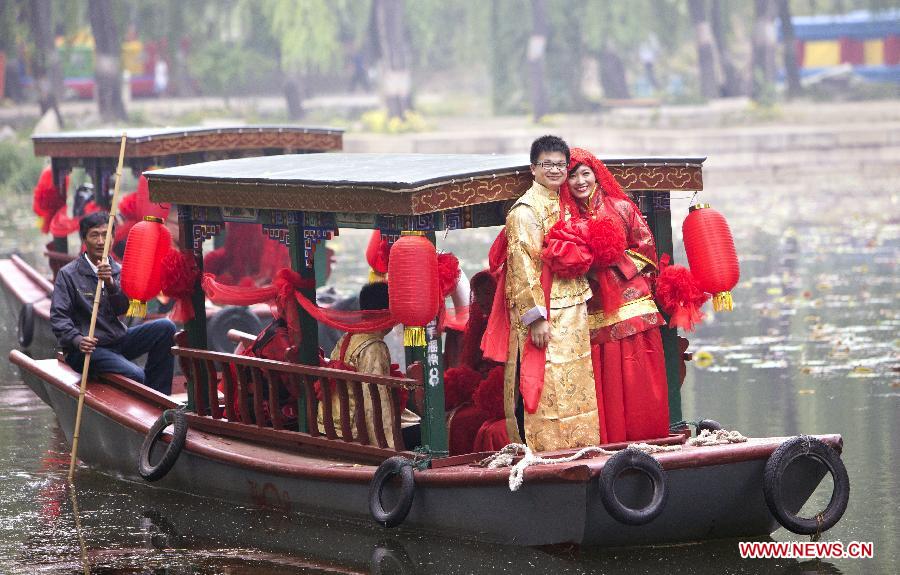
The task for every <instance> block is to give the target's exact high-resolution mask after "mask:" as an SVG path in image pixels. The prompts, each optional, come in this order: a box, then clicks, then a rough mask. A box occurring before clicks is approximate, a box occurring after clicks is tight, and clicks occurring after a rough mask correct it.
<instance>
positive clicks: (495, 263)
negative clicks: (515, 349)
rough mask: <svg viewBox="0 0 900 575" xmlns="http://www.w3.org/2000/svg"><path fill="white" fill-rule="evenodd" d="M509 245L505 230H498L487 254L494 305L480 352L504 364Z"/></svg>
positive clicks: (507, 311) (507, 339) (507, 331)
mask: <svg viewBox="0 0 900 575" xmlns="http://www.w3.org/2000/svg"><path fill="white" fill-rule="evenodd" d="M508 246H509V243H508V241H507V239H506V228H503V229H502V230H500V233H499V234H497V237H496V238H495V239H494V243H493V244H492V245H491V249H490V251H489V252H488V265H489V266H490V270H491V273H492V274H494V277H495V278H496V279H497V289H496V291H495V292H494V304H493V306H491V315H490V317H489V318H488V324H487V328H486V329H485V330H484V337H482V338H481V351H482V352H483V353H484V357H485V359H490V360H492V361H499V362H501V363H505V362H506V356H507V354H508V352H509V329H510V328H509V310H507V308H506V251H507V248H508Z"/></svg>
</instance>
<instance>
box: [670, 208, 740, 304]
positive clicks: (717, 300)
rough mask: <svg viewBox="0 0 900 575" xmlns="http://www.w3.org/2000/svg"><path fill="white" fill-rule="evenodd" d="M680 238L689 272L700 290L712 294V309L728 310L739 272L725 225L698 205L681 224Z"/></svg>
mask: <svg viewBox="0 0 900 575" xmlns="http://www.w3.org/2000/svg"><path fill="white" fill-rule="evenodd" d="M682 235H683V236H684V250H685V252H686V253H687V259H688V264H689V265H690V267H691V272H692V273H693V274H694V277H695V278H696V279H697V283H698V285H699V286H700V288H701V289H702V290H703V291H705V292H709V293H711V294H713V309H715V310H716V311H723V310H727V311H731V310H732V309H733V308H734V304H733V302H732V299H731V290H732V289H733V288H734V286H735V285H737V282H738V280H739V279H740V276H741V272H740V267H739V265H738V258H737V252H736V251H735V249H734V238H733V237H732V236H731V230H730V229H729V228H728V222H727V221H725V218H724V216H722V214H720V213H719V212H717V211H716V210H714V209H712V208H711V207H709V204H697V205H696V206H692V207H691V209H690V213H689V214H688V216H687V218H685V220H684V223H683V224H682Z"/></svg>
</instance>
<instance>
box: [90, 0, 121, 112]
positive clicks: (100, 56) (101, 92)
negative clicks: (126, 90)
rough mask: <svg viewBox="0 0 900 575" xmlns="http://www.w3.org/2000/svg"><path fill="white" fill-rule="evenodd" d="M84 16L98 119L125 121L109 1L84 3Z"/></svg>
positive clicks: (117, 47)
mask: <svg viewBox="0 0 900 575" xmlns="http://www.w3.org/2000/svg"><path fill="white" fill-rule="evenodd" d="M88 13H89V15H90V19H91V31H92V32H93V34H94V54H95V61H94V78H95V79H96V81H97V105H98V108H99V109H100V117H101V118H103V120H105V121H111V120H126V119H128V116H127V115H126V114H125V105H124V104H123V103H122V62H121V58H120V54H121V53H122V43H121V39H120V38H119V31H118V30H117V26H116V19H115V14H114V13H113V6H112V0H88Z"/></svg>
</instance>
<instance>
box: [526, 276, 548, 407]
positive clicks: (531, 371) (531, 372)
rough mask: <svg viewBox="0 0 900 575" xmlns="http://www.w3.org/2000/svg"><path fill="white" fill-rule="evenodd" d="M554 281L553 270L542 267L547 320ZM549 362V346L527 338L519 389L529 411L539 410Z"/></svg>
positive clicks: (542, 286)
mask: <svg viewBox="0 0 900 575" xmlns="http://www.w3.org/2000/svg"><path fill="white" fill-rule="evenodd" d="M552 282H553V272H551V271H550V267H549V266H542V268H541V288H542V289H543V290H544V306H545V307H546V309H547V320H548V321H549V320H550V285H551V283H552ZM546 363H547V348H543V349H540V348H538V347H537V346H536V345H534V343H532V341H531V337H530V336H528V337H526V338H525V345H524V346H523V348H522V359H521V362H520V364H519V391H520V392H521V393H522V402H523V403H524V404H525V411H527V412H528V413H535V412H537V408H538V404H539V403H540V401H541V392H542V391H543V389H544V368H545V367H546Z"/></svg>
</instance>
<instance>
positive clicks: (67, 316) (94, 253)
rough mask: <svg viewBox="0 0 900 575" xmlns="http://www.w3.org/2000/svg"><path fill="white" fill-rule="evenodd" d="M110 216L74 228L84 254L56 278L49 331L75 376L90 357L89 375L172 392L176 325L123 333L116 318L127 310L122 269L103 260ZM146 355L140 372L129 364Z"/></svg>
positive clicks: (98, 215) (165, 322) (94, 216)
mask: <svg viewBox="0 0 900 575" xmlns="http://www.w3.org/2000/svg"><path fill="white" fill-rule="evenodd" d="M108 220H109V214H107V213H106V212H94V213H91V214H88V215H86V216H84V217H83V218H82V219H81V225H80V227H79V229H78V232H79V234H80V235H81V241H82V242H83V244H84V248H85V249H84V253H82V254H81V256H80V257H78V258H76V259H75V260H73V261H71V262H69V263H68V264H66V265H65V266H64V267H62V268H61V269H60V270H59V272H58V273H57V274H56V282H55V284H54V286H53V296H52V299H51V303H50V327H51V328H52V329H53V334H54V335H55V336H56V340H57V342H58V343H59V346H60V347H61V348H62V351H63V353H64V354H65V358H66V363H67V364H69V366H70V367H71V368H72V369H74V370H76V371H78V372H79V373H80V372H81V370H82V367H83V366H84V357H85V354H88V353H90V354H91V355H92V357H91V365H90V373H92V374H94V373H118V374H121V375H124V376H126V377H128V378H129V379H133V380H134V381H136V382H138V383H142V384H144V385H146V386H148V387H151V388H153V389H155V390H157V391H160V392H162V393H165V394H169V393H171V391H172V375H173V371H174V367H175V358H174V357H173V356H172V352H171V347H172V345H173V336H174V335H175V324H174V323H172V321H171V320H169V319H167V318H163V319H157V320H153V321H148V322H144V323H142V324H141V325H138V326H134V327H130V328H126V327H125V325H124V324H123V323H122V322H121V321H120V320H119V316H121V315H122V314H124V313H125V311H126V310H127V309H128V297H127V296H126V295H125V294H124V293H123V292H122V290H121V289H120V288H119V276H120V273H121V270H122V267H121V266H120V265H119V264H118V263H116V262H115V261H113V260H112V258H107V261H102V258H103V245H104V241H105V239H106V229H107V223H108ZM98 278H99V280H100V281H102V282H103V291H102V292H101V295H100V307H99V309H98V312H97V323H96V325H95V327H94V337H88V335H87V334H88V332H89V330H90V325H91V312H92V311H93V307H94V294H95V292H96V290H97V281H98ZM145 353H146V354H147V362H146V364H145V367H144V368H143V369H142V368H141V367H139V366H137V365H135V364H134V363H132V361H131V360H133V359H136V358H138V357H140V356H141V355H143V354H145Z"/></svg>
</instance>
